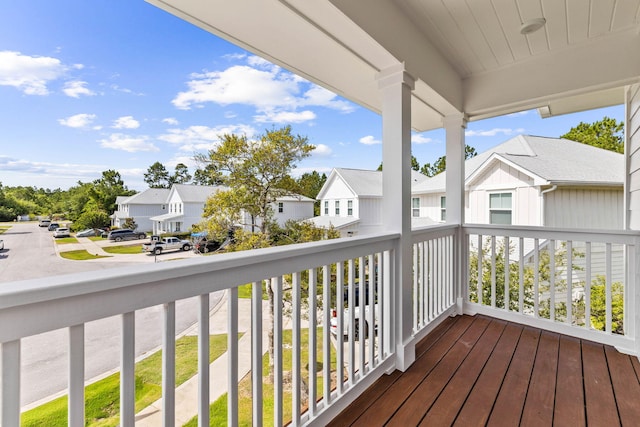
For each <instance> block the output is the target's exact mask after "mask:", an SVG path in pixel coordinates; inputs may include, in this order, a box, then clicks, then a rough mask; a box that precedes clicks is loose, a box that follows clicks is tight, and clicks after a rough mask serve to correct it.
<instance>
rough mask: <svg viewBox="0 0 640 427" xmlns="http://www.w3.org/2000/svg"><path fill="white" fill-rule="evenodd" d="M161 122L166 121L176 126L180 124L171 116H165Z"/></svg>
mask: <svg viewBox="0 0 640 427" xmlns="http://www.w3.org/2000/svg"><path fill="white" fill-rule="evenodd" d="M162 123H166V124H168V125H171V126H178V125H179V124H180V123H179V122H178V120H176V119H174V118H173V117H167V118H166V119H162Z"/></svg>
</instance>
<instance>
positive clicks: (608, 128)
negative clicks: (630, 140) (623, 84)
mask: <svg viewBox="0 0 640 427" xmlns="http://www.w3.org/2000/svg"><path fill="white" fill-rule="evenodd" d="M560 138H566V139H570V140H572V141H577V142H581V143H583V144H587V145H593V146H594V147H598V148H603V149H605V150H610V151H614V152H616V153H624V122H619V123H618V121H616V119H612V118H609V117H606V116H605V117H604V118H603V119H602V120H600V121H597V122H594V123H584V122H580V123H579V124H578V126H575V127H572V128H571V129H570V130H569V132H567V133H565V134H564V135H562V136H560Z"/></svg>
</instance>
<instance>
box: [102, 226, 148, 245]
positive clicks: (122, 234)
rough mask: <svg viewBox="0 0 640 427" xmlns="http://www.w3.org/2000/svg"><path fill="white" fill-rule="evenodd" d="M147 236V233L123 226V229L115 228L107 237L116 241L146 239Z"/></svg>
mask: <svg viewBox="0 0 640 427" xmlns="http://www.w3.org/2000/svg"><path fill="white" fill-rule="evenodd" d="M146 237H147V235H146V233H143V232H140V231H133V230H130V229H128V228H123V229H121V230H113V231H110V232H109V235H108V236H107V239H109V240H113V241H116V242H122V241H123V240H138V239H145V238H146Z"/></svg>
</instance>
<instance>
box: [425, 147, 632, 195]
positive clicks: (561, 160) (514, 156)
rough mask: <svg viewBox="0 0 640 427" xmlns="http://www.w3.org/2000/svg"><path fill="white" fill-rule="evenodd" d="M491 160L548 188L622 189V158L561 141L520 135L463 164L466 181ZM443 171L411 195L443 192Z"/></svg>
mask: <svg viewBox="0 0 640 427" xmlns="http://www.w3.org/2000/svg"><path fill="white" fill-rule="evenodd" d="M493 161H504V162H506V163H510V164H511V165H513V166H516V167H517V168H519V169H521V170H523V171H524V172H525V173H527V174H529V175H531V176H532V177H534V178H536V179H537V180H538V182H540V180H542V181H543V182H544V184H547V185H553V184H555V185H582V186H584V185H600V186H621V185H622V183H623V181H624V155H622V154H619V153H614V152H613V151H609V150H603V149H601V148H597V147H593V146H591V145H587V144H582V143H580V142H575V141H571V140H569V139H562V138H548V137H541V136H530V135H519V136H516V137H515V138H512V139H510V140H508V141H505V142H503V143H502V144H500V145H497V146H495V147H493V148H491V149H489V150H487V151H485V152H484V153H481V154H478V155H477V156H476V157H473V158H471V159H468V160H467V161H465V163H464V164H465V182H466V183H467V184H468V183H469V180H470V179H471V180H473V179H474V178H475V177H476V176H478V175H479V174H480V173H481V172H482V170H484V169H485V168H486V167H488V166H489V165H490V164H492V162H493ZM446 176H447V175H446V172H442V173H439V174H438V175H436V176H434V177H432V178H428V179H427V180H426V181H424V182H422V183H420V184H418V185H416V186H415V187H414V189H413V192H414V193H433V192H443V191H444V190H445V188H446V185H445V183H446Z"/></svg>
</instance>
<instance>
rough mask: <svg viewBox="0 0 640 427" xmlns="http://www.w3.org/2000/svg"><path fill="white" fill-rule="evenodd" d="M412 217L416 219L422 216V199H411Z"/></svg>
mask: <svg viewBox="0 0 640 427" xmlns="http://www.w3.org/2000/svg"><path fill="white" fill-rule="evenodd" d="M411 216H412V217H415V218H417V217H419V216H420V198H419V197H413V198H412V199H411Z"/></svg>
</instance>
